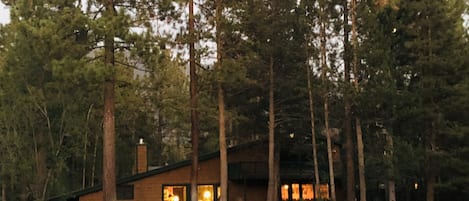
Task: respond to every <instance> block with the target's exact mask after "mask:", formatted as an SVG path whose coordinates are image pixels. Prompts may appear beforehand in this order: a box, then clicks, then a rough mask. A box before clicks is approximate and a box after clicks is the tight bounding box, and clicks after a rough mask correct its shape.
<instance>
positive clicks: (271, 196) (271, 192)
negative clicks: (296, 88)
mask: <svg viewBox="0 0 469 201" xmlns="http://www.w3.org/2000/svg"><path fill="white" fill-rule="evenodd" d="M275 172H276V171H275V110H274V58H273V56H270V64H269V183H268V188H267V201H277V196H276V195H277V186H276V184H277V181H276V180H277V176H276V174H275Z"/></svg>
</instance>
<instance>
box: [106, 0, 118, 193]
mask: <svg viewBox="0 0 469 201" xmlns="http://www.w3.org/2000/svg"><path fill="white" fill-rule="evenodd" d="M105 14H106V15H107V17H108V18H109V19H108V20H110V19H112V17H113V16H114V15H115V13H114V2H113V1H112V0H109V1H107V4H106V13H105ZM109 29H110V30H108V31H109V32H110V33H108V34H106V36H105V41H104V48H105V49H104V60H105V61H104V62H105V66H106V68H107V71H108V72H109V73H110V74H109V75H108V76H107V77H106V78H105V79H106V80H105V81H104V122H103V123H104V125H103V127H104V136H103V200H104V201H116V164H115V161H116V160H115V155H116V154H115V152H116V151H115V140H116V139H115V120H114V107H115V100H114V82H115V78H114V76H115V75H114V71H115V69H114V34H113V32H114V30H113V28H112V27H109Z"/></svg>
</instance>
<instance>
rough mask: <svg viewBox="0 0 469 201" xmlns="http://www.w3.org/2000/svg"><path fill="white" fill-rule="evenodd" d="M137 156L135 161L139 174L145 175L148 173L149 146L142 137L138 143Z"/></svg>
mask: <svg viewBox="0 0 469 201" xmlns="http://www.w3.org/2000/svg"><path fill="white" fill-rule="evenodd" d="M136 152H137V156H136V161H135V166H136V167H137V168H136V169H137V171H136V172H137V174H140V173H144V172H146V171H148V161H147V144H145V142H143V138H142V137H141V138H140V139H139V140H138V143H137V151H136Z"/></svg>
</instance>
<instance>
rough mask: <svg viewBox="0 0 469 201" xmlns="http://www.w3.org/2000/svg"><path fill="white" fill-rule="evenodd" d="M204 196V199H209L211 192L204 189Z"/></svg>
mask: <svg viewBox="0 0 469 201" xmlns="http://www.w3.org/2000/svg"><path fill="white" fill-rule="evenodd" d="M204 198H205V199H210V198H212V193H210V191H205V192H204Z"/></svg>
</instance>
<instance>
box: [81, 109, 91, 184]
mask: <svg viewBox="0 0 469 201" xmlns="http://www.w3.org/2000/svg"><path fill="white" fill-rule="evenodd" d="M92 110H93V104H91V105H90V108H89V109H88V113H86V128H85V129H86V130H85V139H84V143H83V169H82V181H81V182H82V184H81V188H82V189H84V188H85V187H86V162H87V156H88V151H87V150H88V130H89V129H88V126H89V125H88V122H89V120H90V115H91V111H92Z"/></svg>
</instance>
